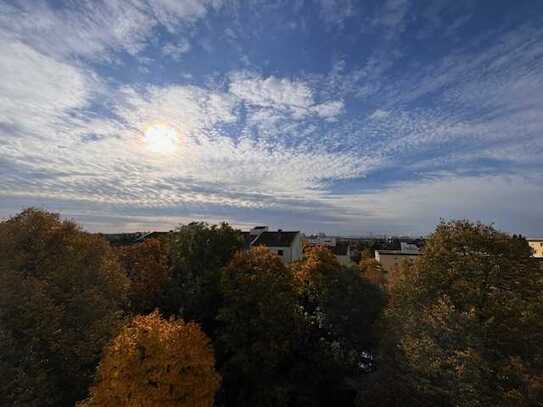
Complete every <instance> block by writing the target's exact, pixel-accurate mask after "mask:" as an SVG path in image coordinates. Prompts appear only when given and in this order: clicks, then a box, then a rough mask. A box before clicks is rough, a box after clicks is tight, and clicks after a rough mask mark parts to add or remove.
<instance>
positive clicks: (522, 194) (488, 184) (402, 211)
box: [329, 174, 543, 234]
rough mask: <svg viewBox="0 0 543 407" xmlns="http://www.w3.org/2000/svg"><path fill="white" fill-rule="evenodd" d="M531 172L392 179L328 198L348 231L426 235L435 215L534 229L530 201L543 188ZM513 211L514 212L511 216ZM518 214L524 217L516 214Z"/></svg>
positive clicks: (536, 212)
mask: <svg viewBox="0 0 543 407" xmlns="http://www.w3.org/2000/svg"><path fill="white" fill-rule="evenodd" d="M534 175H535V174H532V175H530V176H520V175H514V176H495V175H489V176H483V177H458V176H455V175H444V176H443V175H442V176H439V177H435V178H428V179H426V180H424V181H422V182H407V183H401V184H397V185H394V186H391V187H389V188H387V189H385V190H384V191H371V192H368V193H365V194H352V195H344V196H336V197H333V198H332V197H330V199H329V202H330V204H331V206H332V207H334V208H335V209H334V210H333V212H334V213H339V214H343V215H342V216H343V220H342V221H341V220H339V219H338V226H337V227H341V228H342V229H344V230H346V231H351V233H352V232H356V231H359V230H361V229H362V228H363V226H362V225H366V227H367V228H368V229H370V230H372V231H374V232H379V233H388V234H402V233H420V234H425V233H429V232H431V231H432V230H433V228H434V226H435V225H436V224H437V223H438V222H439V221H440V219H464V218H467V219H471V220H480V221H483V222H486V223H495V224H496V226H497V227H498V228H501V229H503V230H506V231H510V232H512V233H513V232H518V230H524V231H525V233H539V231H540V230H541V228H542V227H543V222H542V221H541V219H543V209H541V208H534V207H533V206H532V205H531V203H530V202H532V201H533V200H536V201H537V200H539V197H540V196H541V194H542V193H543V188H542V187H541V183H540V174H538V176H534ZM512 208H514V209H512ZM512 211H513V212H514V213H515V214H516V216H514V217H511V213H512ZM520 214H525V216H522V219H521V216H520ZM355 219H356V220H355ZM352 222H357V225H356V227H352V226H351V227H350V226H349V223H352ZM341 223H343V225H341V226H340V225H339V224H341ZM349 228H351V229H349Z"/></svg>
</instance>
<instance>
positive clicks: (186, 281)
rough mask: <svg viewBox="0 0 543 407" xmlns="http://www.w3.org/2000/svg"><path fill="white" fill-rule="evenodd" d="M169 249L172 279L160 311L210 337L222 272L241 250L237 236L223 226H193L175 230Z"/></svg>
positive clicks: (219, 297) (219, 292)
mask: <svg viewBox="0 0 543 407" xmlns="http://www.w3.org/2000/svg"><path fill="white" fill-rule="evenodd" d="M171 245H172V246H171V262H172V279H171V282H170V284H169V287H168V289H167V292H166V298H165V306H164V307H163V309H164V310H165V311H166V312H167V313H170V314H181V315H183V316H184V317H185V318H187V319H192V320H195V321H197V322H199V323H201V324H202V326H203V327H204V330H205V331H206V332H208V333H210V334H211V333H212V332H213V330H214V321H215V318H216V315H217V310H218V307H219V306H220V304H221V301H222V300H221V297H222V294H221V288H220V278H221V269H222V268H223V267H225V266H226V265H227V264H228V262H229V261H230V259H231V258H232V256H233V255H234V253H236V252H237V251H238V250H240V249H241V247H242V240H241V236H240V233H239V231H237V230H235V229H233V228H232V227H231V226H229V225H228V224H226V223H221V224H220V225H219V226H217V225H212V226H209V225H208V224H206V223H202V222H194V223H191V224H189V225H185V226H181V227H180V228H179V229H177V231H176V232H175V233H174V234H173V237H172V241H171Z"/></svg>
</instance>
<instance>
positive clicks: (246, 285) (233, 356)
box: [219, 247, 299, 406]
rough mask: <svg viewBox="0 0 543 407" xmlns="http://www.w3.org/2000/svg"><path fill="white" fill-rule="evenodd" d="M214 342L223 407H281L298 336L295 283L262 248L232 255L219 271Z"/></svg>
mask: <svg viewBox="0 0 543 407" xmlns="http://www.w3.org/2000/svg"><path fill="white" fill-rule="evenodd" d="M222 288H223V295H224V305H223V306H222V307H221V309H220V313H219V320H220V321H221V322H222V323H223V324H224V325H223V328H222V330H221V334H220V337H219V343H220V344H221V348H222V352H223V355H222V361H223V363H222V371H223V377H224V381H225V395H224V397H225V401H226V403H227V404H228V405H251V406H276V405H286V403H287V401H288V393H289V391H290V389H289V387H290V384H289V382H288V377H287V375H286V374H285V372H286V371H287V369H288V368H289V365H290V362H291V361H292V354H293V350H294V346H295V341H296V340H297V337H298V326H299V309H298V306H297V304H296V281H295V279H294V276H293V275H292V273H291V272H290V271H289V270H288V269H287V268H286V267H285V266H284V265H283V263H282V262H281V260H280V259H279V257H277V256H276V255H274V254H272V253H270V252H269V251H268V250H267V249H265V248H263V247H257V248H253V249H251V250H250V251H249V252H248V253H243V254H241V253H240V254H237V255H235V256H234V258H233V259H232V261H231V263H230V264H229V265H228V267H226V269H225V270H224V272H223V278H222Z"/></svg>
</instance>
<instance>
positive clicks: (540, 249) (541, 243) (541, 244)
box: [526, 238, 543, 258]
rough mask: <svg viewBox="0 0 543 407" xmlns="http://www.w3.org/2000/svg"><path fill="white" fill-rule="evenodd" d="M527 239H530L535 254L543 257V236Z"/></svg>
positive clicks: (529, 242)
mask: <svg viewBox="0 0 543 407" xmlns="http://www.w3.org/2000/svg"><path fill="white" fill-rule="evenodd" d="M526 240H528V244H529V245H530V247H531V248H532V251H533V256H534V257H542V258H543V238H541V239H526Z"/></svg>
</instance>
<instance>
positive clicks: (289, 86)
mask: <svg viewBox="0 0 543 407" xmlns="http://www.w3.org/2000/svg"><path fill="white" fill-rule="evenodd" d="M229 91H230V93H232V94H234V95H236V96H238V97H239V98H240V99H241V100H243V101H244V102H245V103H247V104H248V105H251V106H254V107H257V108H272V109H276V110H281V111H284V112H287V113H290V114H291V115H292V117H294V118H295V119H302V118H304V117H306V116H308V115H312V114H316V115H318V116H320V117H323V118H333V117H335V116H337V115H339V114H340V113H341V112H342V111H343V102H341V101H331V102H325V103H320V104H318V103H315V100H314V97H313V91H312V90H311V88H310V87H309V85H308V84H307V83H305V82H303V81H291V80H289V79H286V78H281V79H280V78H276V77H275V76H269V77H267V78H261V77H259V76H257V75H254V74H243V73H241V74H240V73H238V74H234V75H232V77H231V82H230V87H229Z"/></svg>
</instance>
